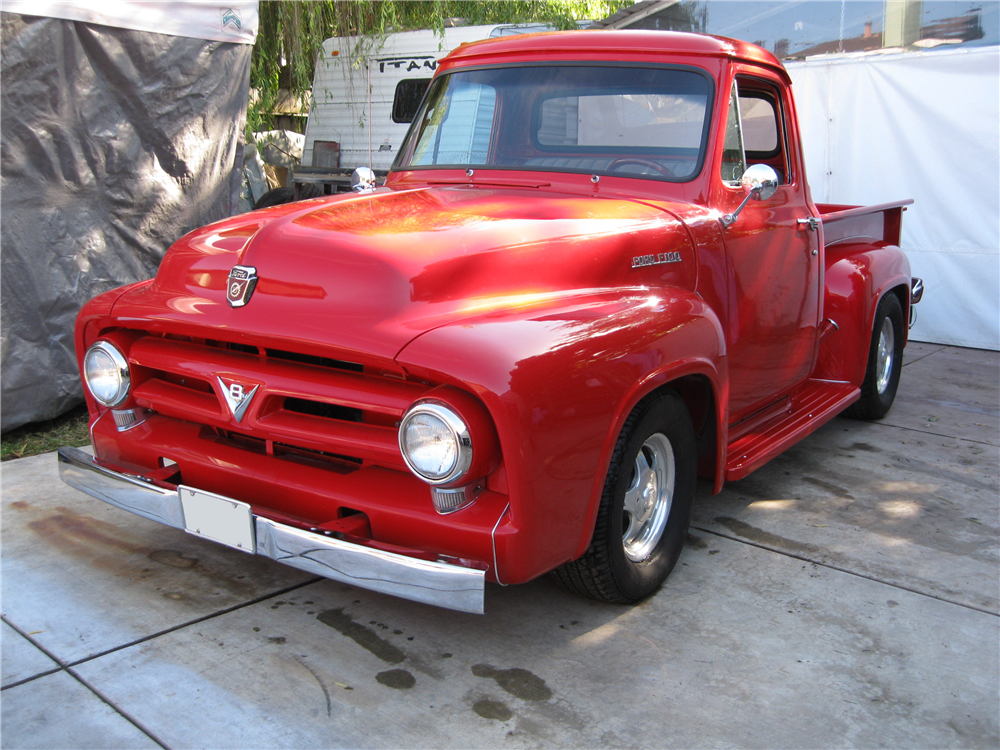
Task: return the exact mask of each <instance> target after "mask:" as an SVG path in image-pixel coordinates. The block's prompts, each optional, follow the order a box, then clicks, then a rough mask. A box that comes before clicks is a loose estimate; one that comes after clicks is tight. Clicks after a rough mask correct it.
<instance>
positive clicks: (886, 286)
mask: <svg viewBox="0 0 1000 750" xmlns="http://www.w3.org/2000/svg"><path fill="white" fill-rule="evenodd" d="M826 263H827V266H826V281H825V287H826V288H825V295H824V306H823V317H824V318H825V319H827V320H832V321H833V322H834V323H836V327H835V328H834V327H832V326H827V330H828V333H827V334H826V335H825V336H824V337H823V339H822V340H821V342H820V347H819V357H818V358H817V363H816V371H815V377H817V378H820V379H823V380H838V381H846V382H849V383H853V384H854V385H857V386H860V385H861V383H862V381H863V380H864V377H865V368H866V367H867V364H868V344H869V342H870V341H871V332H872V327H873V326H874V323H875V310H876V308H877V307H878V303H879V300H881V299H882V297H883V295H885V294H887V293H889V292H891V291H892V290H894V289H897V288H901V293H902V296H901V298H900V302H901V303H902V306H903V319H904V320H906V319H907V316H908V314H909V303H910V298H909V288H910V263H909V261H908V260H907V258H906V255H905V254H904V253H903V251H902V250H900V249H899V248H898V247H896V246H895V245H887V244H882V243H877V244H872V243H843V244H837V245H834V246H832V247H828V248H827V250H826ZM905 335H906V332H905V331H904V336H905Z"/></svg>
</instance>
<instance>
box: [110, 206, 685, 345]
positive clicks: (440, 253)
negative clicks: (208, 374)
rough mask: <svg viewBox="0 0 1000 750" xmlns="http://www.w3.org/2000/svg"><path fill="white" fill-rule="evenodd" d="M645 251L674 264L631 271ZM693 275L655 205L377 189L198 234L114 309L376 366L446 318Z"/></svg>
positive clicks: (667, 215) (154, 325) (192, 330)
mask: <svg viewBox="0 0 1000 750" xmlns="http://www.w3.org/2000/svg"><path fill="white" fill-rule="evenodd" d="M653 252H658V253H668V252H679V253H680V258H681V260H680V261H679V262H675V263H671V264H668V265H647V264H645V263H643V262H641V261H640V262H639V263H638V264H636V263H634V262H633V258H634V257H635V256H637V255H641V254H643V253H653ZM647 260H648V257H647ZM236 265H242V266H251V267H253V268H255V269H256V273H257V276H258V282H257V285H256V288H255V290H254V291H253V293H252V296H251V297H250V299H249V301H248V303H247V304H246V306H244V307H238V308H233V307H230V305H229V304H228V303H227V301H226V290H227V284H228V276H229V273H230V271H231V269H232V268H233V266H236ZM633 266H635V267H633ZM694 268H695V258H694V255H693V251H692V247H691V244H690V241H689V239H688V235H687V232H686V231H685V229H684V227H683V225H682V224H681V223H680V221H679V220H678V219H677V218H676V217H675V216H674V215H673V214H672V213H671V212H670V211H668V210H666V209H665V208H663V207H660V208H656V207H653V206H651V205H648V204H644V203H638V202H634V201H629V200H619V199H607V198H597V197H593V196H572V195H565V194H557V193H546V192H541V191H539V190H537V189H518V188H497V189H490V188H476V187H471V186H446V187H429V188H426V187H425V188H418V189H410V190H380V191H377V192H376V193H373V194H369V195H357V196H346V197H341V198H332V199H330V198H327V199H318V200H313V201H307V202H302V203H293V204H288V205H285V206H279V207H276V208H273V209H266V210H261V211H255V212H252V213H249V214H244V215H241V216H236V217H233V218H231V219H227V220H224V221H221V222H216V223H214V224H210V225H208V226H207V227H204V228H202V229H199V230H196V231H194V232H192V233H190V234H188V235H186V236H185V237H183V238H182V239H181V240H179V241H178V242H177V243H176V244H175V245H174V246H173V247H172V248H171V249H170V250H169V252H168V253H167V255H166V256H165V258H164V260H163V263H162V264H161V266H160V269H159V272H158V273H157V275H156V278H155V279H154V281H153V282H152V283H151V284H149V285H148V286H144V287H142V288H139V289H136V290H134V291H131V292H129V293H127V294H126V295H124V296H123V297H122V298H121V299H120V300H119V302H118V303H117V304H116V306H115V310H114V315H115V316H116V317H117V318H119V319H120V320H122V319H127V318H135V319H137V320H142V321H143V325H144V326H146V327H147V328H150V329H151V330H155V329H159V330H161V331H165V332H174V333H184V334H186V335H199V332H200V335H202V336H206V337H209V338H219V339H223V340H229V341H235V342H240V341H247V342H249V341H255V342H258V343H260V342H262V341H263V342H268V341H273V342H277V341H281V342H282V348H293V347H296V348H299V349H300V350H315V349H316V348H322V349H324V350H327V351H333V352H335V356H338V357H339V358H346V359H349V360H350V361H355V362H362V363H371V362H374V361H383V362H384V361H385V360H387V359H392V358H393V357H394V356H395V355H396V353H397V352H399V350H400V349H401V348H402V347H403V346H405V345H406V344H407V343H408V342H409V341H410V340H412V339H413V338H414V337H416V336H418V335H419V334H420V333H422V332H424V331H427V330H429V329H431V328H434V327H437V326H440V325H443V324H446V323H449V322H452V321H454V320H456V319H460V318H465V317H470V316H473V315H482V314H484V313H489V312H490V311H492V310H498V309H510V308H511V307H512V306H527V305H551V304H553V301H558V300H560V299H562V298H565V297H567V296H574V295H580V294H593V293H595V292H598V291H599V290H601V289H605V290H607V289H616V290H618V293H621V290H622V288H623V287H625V288H627V287H640V288H641V287H642V286H644V285H647V284H650V283H656V284H660V283H664V282H666V283H676V284H678V285H679V286H682V287H685V288H691V287H692V285H693V283H694V278H695V277H694ZM219 329H228V333H227V334H225V335H224V334H221V333H220V332H219ZM209 331H211V333H209ZM296 342H297V343H296Z"/></svg>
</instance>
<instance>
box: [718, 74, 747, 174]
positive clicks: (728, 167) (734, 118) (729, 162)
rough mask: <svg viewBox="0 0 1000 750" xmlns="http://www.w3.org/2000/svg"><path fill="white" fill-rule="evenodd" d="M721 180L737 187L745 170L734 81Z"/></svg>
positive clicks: (744, 154)
mask: <svg viewBox="0 0 1000 750" xmlns="http://www.w3.org/2000/svg"><path fill="white" fill-rule="evenodd" d="M722 149H723V150H722V179H723V181H724V182H726V183H728V184H730V185H739V184H740V179H741V178H742V177H743V173H744V172H745V171H746V169H747V161H746V153H745V151H744V148H743V127H742V124H741V123H740V103H739V92H738V90H737V88H736V81H733V88H732V91H731V92H730V94H729V115H728V117H727V119H726V141H725V143H724V144H723V147H722Z"/></svg>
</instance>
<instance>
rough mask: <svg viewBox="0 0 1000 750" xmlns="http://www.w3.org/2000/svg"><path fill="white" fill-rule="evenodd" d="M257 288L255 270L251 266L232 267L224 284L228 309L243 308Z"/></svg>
mask: <svg viewBox="0 0 1000 750" xmlns="http://www.w3.org/2000/svg"><path fill="white" fill-rule="evenodd" d="M256 286H257V269H256V268H254V267H253V266H233V270H231V271H230V272H229V280H228V281H227V282H226V301H228V302H229V306H230V307H243V306H244V305H245V304H246V303H247V302H249V301H250V295H251V294H253V290H254V287H256Z"/></svg>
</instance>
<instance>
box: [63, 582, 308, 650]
mask: <svg viewBox="0 0 1000 750" xmlns="http://www.w3.org/2000/svg"><path fill="white" fill-rule="evenodd" d="M323 580H326V579H324V578H320V577H318V576H317V577H316V578H310V579H309V580H307V581H303V582H302V583H297V584H295V585H294V586H287V587H285V588H283V589H279V590H278V591H271V592H270V593H267V594H262V595H261V596H257V597H254V598H253V599H250V600H248V601H245V602H242V603H240V604H234V605H233V606H232V607H226V608H225V609H220V610H219V611H218V612H212V613H211V614H208V615H205V616H203V617H197V618H195V619H194V620H187V621H185V622H182V623H178V624H177V625H174V626H173V627H169V628H165V629H163V630H160V631H158V632H156V633H151V634H149V635H146V636H143V637H142V638H136V639H135V640H134V641H129V642H128V643H123V644H121V645H119V646H115V647H114V648H109V649H106V650H105V651H101V652H99V653H96V654H91V655H90V656H85V657H84V658H82V659H78V660H77V661H74V662H72V663H70V664H67V665H66V666H67V667H78V666H80V665H81V664H86V663H87V662H88V661H93V660H94V659H100V658H101V657H102V656H107V655H108V654H113V653H115V652H116V651H122V650H124V649H127V648H131V647H132V646H138V645H139V644H140V643H146V642H147V641H152V640H154V639H156V638H160V637H161V636H164V635H169V634H170V633H174V632H176V631H178V630H183V629H184V628H189V627H191V626H192V625H198V624H200V623H203V622H206V621H208V620H214V619H215V618H216V617H221V616H222V615H227V614H229V613H230V612H236V611H237V610H240V609H245V608H246V607H251V606H253V605H254V604H260V603H261V602H265V601H267V600H268V599H273V598H274V597H276V596H284V595H285V594H287V593H289V592H291V591H297V590H298V589H301V588H304V587H306V586H311V585H312V584H314V583H318V582H320V581H323ZM57 661H58V660H57Z"/></svg>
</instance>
